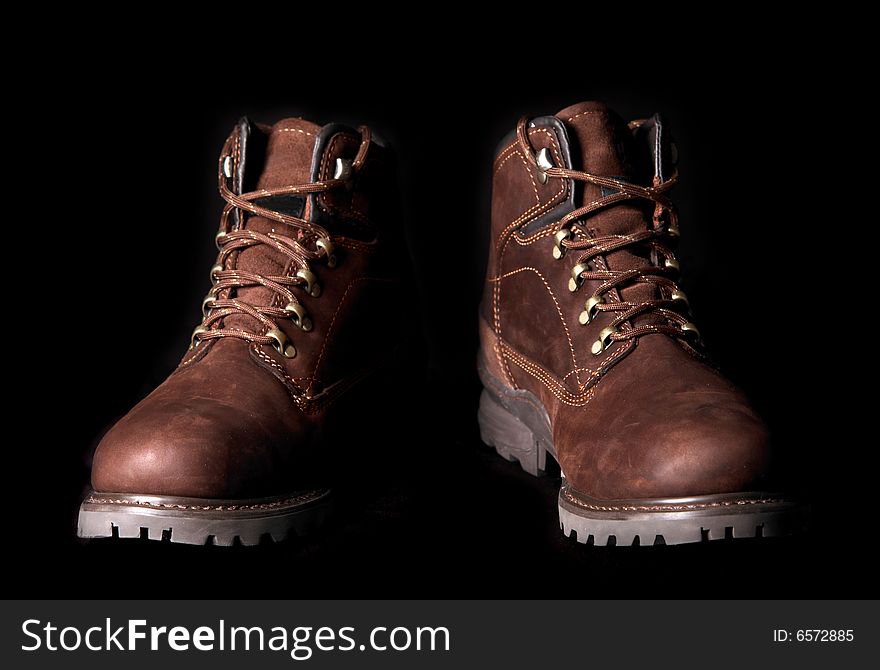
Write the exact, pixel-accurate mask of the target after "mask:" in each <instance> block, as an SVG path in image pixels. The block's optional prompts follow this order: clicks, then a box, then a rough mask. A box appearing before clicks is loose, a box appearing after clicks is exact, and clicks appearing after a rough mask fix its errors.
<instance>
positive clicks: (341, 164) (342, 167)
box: [333, 158, 351, 181]
mask: <svg viewBox="0 0 880 670" xmlns="http://www.w3.org/2000/svg"><path fill="white" fill-rule="evenodd" d="M333 178H334V179H340V180H342V181H348V180H349V179H351V161H350V160H348V159H347V158H337V159H336V164H335V165H334V166H333Z"/></svg>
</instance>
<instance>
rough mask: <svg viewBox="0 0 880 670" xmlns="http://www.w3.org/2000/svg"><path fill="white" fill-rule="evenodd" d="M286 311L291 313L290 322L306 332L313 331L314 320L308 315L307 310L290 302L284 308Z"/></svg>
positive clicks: (296, 303)
mask: <svg viewBox="0 0 880 670" xmlns="http://www.w3.org/2000/svg"><path fill="white" fill-rule="evenodd" d="M284 311H285V312H289V313H290V320H291V321H293V322H294V323H295V324H296V325H297V326H299V327H300V328H302V329H303V330H304V331H306V332H309V331H310V330H311V329H312V320H311V319H310V318H309V316H308V314H306V309H305V307H303V306H302V305H300V304H299V303H298V302H289V303H287V304H286V305H285V306H284Z"/></svg>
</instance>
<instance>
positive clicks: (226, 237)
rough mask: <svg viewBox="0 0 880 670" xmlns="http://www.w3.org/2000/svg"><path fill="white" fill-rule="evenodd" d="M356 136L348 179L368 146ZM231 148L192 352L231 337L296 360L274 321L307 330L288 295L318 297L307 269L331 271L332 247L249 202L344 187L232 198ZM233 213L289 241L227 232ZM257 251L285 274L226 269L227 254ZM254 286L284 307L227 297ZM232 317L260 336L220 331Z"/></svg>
mask: <svg viewBox="0 0 880 670" xmlns="http://www.w3.org/2000/svg"><path fill="white" fill-rule="evenodd" d="M360 132H361V144H360V147H359V149H358V152H357V154H356V156H355V158H354V160H352V161H351V174H355V173H357V171H358V170H359V169H360V167H361V166H362V165H363V163H364V160H365V159H366V156H367V150H368V148H369V145H370V129H369V128H367V127H366V126H363V127H361V128H360ZM233 142H234V137H233V136H230V138H229V139H228V140H227V141H226V144H225V145H224V147H223V152H222V153H221V155H220V168H219V177H218V181H219V188H220V195H221V196H222V197H223V199H224V200H225V201H226V206H225V207H224V208H223V214H222V216H221V218H220V232H219V233H217V247H218V249H219V250H220V253H219V255H218V256H217V262H216V264H215V265H214V267H213V268H211V280H212V281H213V282H214V285H213V287H212V288H211V290H210V292H209V293H208V295H207V297H206V298H205V300H204V301H203V302H202V311H203V314H204V318H203V320H202V323H201V324H200V325H199V327H198V328H196V329H195V331H193V335H192V346H193V347H196V346H198V345H199V344H200V343H201V342H204V341H206V340H212V339H220V338H223V337H235V338H238V339H241V340H245V341H247V342H250V343H252V344H271V345H272V346H273V347H275V349H277V350H278V352H279V353H281V354H282V355H284V356H286V357H287V358H293V357H294V356H295V355H296V348H295V347H294V346H293V344H292V343H291V342H290V340H289V339H288V338H287V336H286V335H285V333H284V331H283V330H281V328H279V327H278V323H277V321H278V320H280V319H291V320H292V321H293V322H294V323H295V324H296V325H297V326H299V327H300V328H301V329H302V330H304V331H310V330H312V327H313V324H312V320H311V318H310V317H309V316H308V314H307V313H306V310H305V308H304V307H303V305H302V303H301V302H300V301H299V299H298V298H297V296H296V294H295V293H294V291H293V289H294V288H300V289H305V291H306V292H307V293H308V294H309V295H311V296H313V297H318V296H319V295H320V292H321V287H320V285H319V284H318V281H317V277H316V275H315V274H314V273H313V272H312V271H311V269H310V268H309V264H310V263H312V262H316V261H321V260H323V261H324V262H325V263H326V265H327V266H328V267H331V268H332V267H335V265H336V257H335V255H334V253H333V251H334V249H333V242H332V241H331V237H330V233H329V232H328V231H327V230H325V229H324V228H323V227H321V226H319V225H316V224H314V223H311V222H309V221H306V220H305V219H302V218H299V217H296V216H290V215H289V214H283V213H281V212H277V211H274V210H271V209H267V208H265V207H261V206H260V205H257V204H255V203H254V202H253V201H254V200H256V199H258V198H266V197H271V196H278V195H290V194H309V193H322V192H325V191H329V190H331V189H335V188H340V187H345V186H346V185H347V184H348V181H347V179H335V178H334V179H327V180H324V181H318V182H312V183H308V184H301V185H294V186H283V187H280V188H272V189H259V190H257V191H251V192H249V193H242V194H240V195H238V194H236V193H233V191H232V190H231V189H230V188H229V182H230V181H231V179H232V177H231V176H230V175H228V174H227V170H226V166H225V165H224V162H226V161H228V160H230V159H229V156H231V155H232V148H233ZM235 209H238V210H239V211H240V212H247V213H248V214H250V215H252V216H260V217H263V218H265V219H269V220H270V221H275V222H277V223H281V224H284V225H285V226H287V232H288V233H292V235H291V234H288V235H279V234H277V233H275V232H270V233H260V232H257V231H254V230H248V229H242V228H241V227H240V226H239V228H238V229H236V230H230V229H229V218H230V216H231V214H232V212H233V211H234V210H235ZM258 245H266V246H268V247H270V248H272V249H274V250H275V251H277V252H278V253H280V254H281V255H282V256H284V257H286V258H287V259H288V261H289V266H290V269H291V272H289V273H288V274H285V275H280V276H264V275H261V274H258V273H256V272H249V271H246V270H239V269H235V268H230V269H227V268H226V266H227V261H228V260H229V257H230V256H231V255H232V254H233V253H235V252H239V251H242V250H243V249H247V248H248V247H254V246H258ZM255 286H264V287H265V288H268V289H270V290H271V291H273V292H274V293H276V294H278V295H280V296H281V297H282V302H284V303H285V305H284V307H283V308H282V307H275V306H273V305H253V304H249V303H247V302H245V301H243V300H241V299H239V298H235V297H232V292H233V291H234V290H236V289H240V288H247V287H255ZM236 313H239V314H247V315H248V316H250V317H252V318H253V319H255V320H256V321H258V322H259V323H260V324H261V325H262V327H263V328H262V330H263V333H264V334H259V333H255V332H250V331H248V330H244V329H239V328H228V327H224V326H223V324H222V321H223V319H224V318H226V317H227V316H230V315H232V314H236ZM215 326H216V327H215Z"/></svg>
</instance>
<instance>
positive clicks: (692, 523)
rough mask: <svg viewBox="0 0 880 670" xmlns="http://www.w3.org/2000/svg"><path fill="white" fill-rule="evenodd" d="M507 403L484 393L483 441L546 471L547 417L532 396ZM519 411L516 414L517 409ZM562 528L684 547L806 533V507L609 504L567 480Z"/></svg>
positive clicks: (619, 542)
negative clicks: (704, 542)
mask: <svg viewBox="0 0 880 670" xmlns="http://www.w3.org/2000/svg"><path fill="white" fill-rule="evenodd" d="M510 395H511V397H510V398H505V399H504V400H506V401H507V402H506V403H505V404H502V402H503V400H499V399H498V398H497V396H496V395H495V394H493V393H491V392H490V391H488V390H484V391H483V393H482V395H481V396H480V408H479V411H478V421H479V425H480V437H481V438H482V440H483V442H485V443H486V444H487V445H489V446H490V447H494V449H495V451H497V452H498V454H499V455H500V456H502V457H503V458H505V459H506V460H508V461H513V462H518V463H519V464H520V466H521V467H522V469H523V470H525V471H526V472H528V473H529V474H531V475H536V476H537V475H541V474H543V472H544V471H545V470H546V463H547V454H550V455H551V456H554V458H555V454H556V452H555V448H554V446H553V441H552V438H551V436H550V435H551V434H550V425H549V419H547V418H546V412H543V410H542V408H541V405H540V402H539V401H538V400H537V398H535V397H534V396H533V395H532V394H530V393H528V392H527V391H512V392H510ZM514 406H515V409H514ZM558 506H559V525H560V528H561V529H562V532H563V533H564V534H565V535H566V536H567V537H572V538H574V539H576V540H577V541H578V542H580V543H582V544H591V545H608V546H614V545H616V546H623V545H639V546H646V545H654V544H684V543H688V542H701V541H708V540H720V539H734V538H743V537H775V536H781V535H790V534H793V533H797V532H800V531H803V530H804V529H805V528H806V527H807V522H808V518H807V510H806V509H805V508H803V507H802V506H800V505H798V504H796V503H793V502H791V501H788V500H784V499H782V498H779V497H777V496H773V495H770V494H760V493H752V492H748V493H739V494H725V495H716V496H695V497H690V498H679V499H667V500H660V501H654V500H652V501H644V500H626V501H607V500H595V499H591V498H588V497H586V496H584V495H582V494H580V493H578V492H576V491H574V490H572V489H571V487H570V485H569V484H568V482H567V481H566V480H565V479H564V476H563V480H562V486H561V488H560V491H559V500H558Z"/></svg>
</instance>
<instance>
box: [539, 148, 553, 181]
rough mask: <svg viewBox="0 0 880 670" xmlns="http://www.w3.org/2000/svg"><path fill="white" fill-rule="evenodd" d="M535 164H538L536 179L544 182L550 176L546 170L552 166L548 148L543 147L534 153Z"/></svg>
mask: <svg viewBox="0 0 880 670" xmlns="http://www.w3.org/2000/svg"><path fill="white" fill-rule="evenodd" d="M535 164H536V165H537V166H538V181H539V182H541V183H542V184H546V183H547V180H548V179H549V178H550V177H549V176H548V175H547V170H549V169H550V168H552V167H553V159H551V158H550V149H548V148H547V147H544V148H543V149H541V150H540V151H539V152H538V153H537V154H536V155H535Z"/></svg>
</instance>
